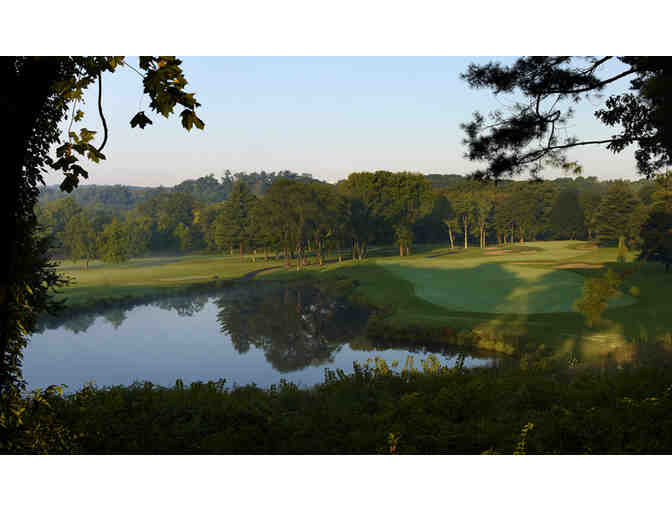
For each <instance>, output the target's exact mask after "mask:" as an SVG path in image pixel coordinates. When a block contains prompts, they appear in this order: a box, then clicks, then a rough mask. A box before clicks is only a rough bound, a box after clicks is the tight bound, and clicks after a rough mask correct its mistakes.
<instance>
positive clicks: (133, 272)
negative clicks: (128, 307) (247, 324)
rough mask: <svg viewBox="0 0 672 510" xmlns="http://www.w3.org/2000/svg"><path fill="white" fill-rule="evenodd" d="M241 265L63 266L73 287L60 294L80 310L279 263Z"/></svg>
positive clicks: (219, 261)
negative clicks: (79, 307)
mask: <svg viewBox="0 0 672 510" xmlns="http://www.w3.org/2000/svg"><path fill="white" fill-rule="evenodd" d="M259 260H260V259H257V262H255V263H253V262H249V261H247V260H246V261H241V259H240V257H235V256H234V257H229V256H221V255H193V256H185V257H147V258H141V259H132V260H130V261H128V262H126V263H124V264H104V263H102V262H100V261H94V262H93V263H91V264H89V269H88V270H86V269H84V268H82V266H81V264H78V265H74V264H71V263H67V262H64V263H62V264H61V266H60V269H61V271H62V272H63V273H64V274H65V275H67V276H69V277H71V278H74V282H73V285H71V286H69V287H66V288H64V289H63V290H62V294H61V296H62V297H65V298H67V299H68V304H70V305H74V306H81V305H85V304H87V303H93V302H95V301H98V300H101V299H115V298H120V297H125V296H130V297H142V296H145V295H148V294H152V293H155V292H157V291H166V292H169V291H170V290H171V289H176V288H181V287H184V286H187V285H193V284H195V283H203V282H208V281H213V280H214V279H215V277H217V278H218V279H233V278H240V277H242V276H244V275H245V274H247V273H250V272H252V271H256V270H259V269H264V268H268V267H273V266H277V265H279V264H280V262H275V261H272V260H270V261H269V262H263V259H261V260H262V261H259Z"/></svg>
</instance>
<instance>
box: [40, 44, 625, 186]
mask: <svg viewBox="0 0 672 510" xmlns="http://www.w3.org/2000/svg"><path fill="white" fill-rule="evenodd" d="M181 58H183V61H184V64H183V68H184V70H185V74H186V77H187V80H188V81H189V85H188V89H189V91H193V92H196V96H197V98H198V100H199V101H200V102H201V104H202V105H203V106H202V107H201V108H200V109H199V116H200V117H201V118H202V119H203V120H204V121H205V123H206V128H205V130H204V131H199V130H196V129H194V130H192V131H191V132H189V133H188V132H186V131H185V130H184V129H183V128H182V127H181V125H180V121H179V117H178V116H177V115H175V116H173V117H171V118H169V119H164V118H163V117H161V116H157V115H156V114H154V113H150V112H149V108H148V99H147V97H146V96H145V97H142V100H141V96H142V94H141V92H142V85H141V79H140V77H139V76H138V75H137V74H135V73H134V72H133V71H131V70H129V69H128V68H122V69H119V70H118V71H117V72H116V73H114V74H112V75H109V74H108V75H106V76H105V77H104V83H103V86H104V89H103V107H104V110H105V112H106V117H107V121H108V125H109V127H110V138H109V141H108V145H107V147H106V148H105V153H106V155H107V158H108V159H107V161H105V162H103V163H101V164H99V165H94V164H87V165H86V168H87V169H88V170H89V171H90V178H89V180H88V182H87V183H89V184H132V185H152V186H154V185H160V184H163V185H167V186H170V185H174V184H177V183H178V182H180V181H182V180H184V179H188V178H193V177H199V176H202V175H205V174H206V173H214V174H215V175H216V176H220V175H221V174H222V173H223V171H224V170H225V169H231V170H232V171H251V170H267V171H278V170H285V169H288V170H293V171H296V172H299V173H301V172H309V173H312V174H313V175H314V176H316V177H318V178H321V179H326V180H330V181H335V180H337V179H341V178H345V177H347V175H348V174H349V173H351V172H353V171H365V170H376V169H386V170H410V171H418V172H423V173H459V174H464V173H468V172H471V171H473V170H475V169H476V168H477V166H475V165H474V164H472V163H470V162H469V161H467V160H466V159H465V158H464V157H463V153H464V146H463V145H462V144H461V140H462V138H463V133H462V131H461V130H460V129H459V124H460V123H461V122H465V121H468V120H470V118H471V114H472V112H473V111H474V110H480V111H482V112H487V111H489V110H492V109H493V108H501V107H502V105H505V104H507V102H508V103H510V102H511V99H510V98H509V99H508V100H507V98H506V97H502V98H495V97H494V96H493V95H492V94H491V93H490V92H488V91H485V90H470V89H469V88H468V87H467V86H466V84H465V83H464V82H463V81H462V80H460V78H459V74H460V73H461V72H463V71H464V70H465V69H466V68H467V66H468V64H469V63H470V62H474V61H477V62H486V61H488V60H493V59H494V60H500V61H504V62H512V61H513V60H514V59H513V58H512V57H504V58H498V57H343V58H337V57H306V58H303V57H277V58H274V57H259V58H257V57H181ZM129 62H131V63H132V64H133V65H136V64H137V59H136V58H135V57H129ZM96 89H97V88H96V87H92V91H91V92H92V93H91V94H89V95H88V96H87V104H86V107H85V111H86V112H87V118H88V120H87V118H85V120H84V122H83V123H82V126H83V127H84V126H85V127H89V128H92V129H95V128H99V127H100V121H99V119H98V116H97V113H96V110H95V108H94V106H95V99H96V97H95V94H94V93H93V92H94V91H95V90H96ZM621 90H623V86H622V85H621V86H620V88H618V89H617V88H612V89H610V90H608V91H607V94H608V93H609V92H615V91H621ZM140 101H141V102H140ZM600 102H601V101H599V100H598V101H593V102H592V104H591V103H587V102H584V103H581V104H579V105H578V106H577V107H576V109H577V114H576V116H575V119H574V121H573V122H572V125H571V127H570V132H571V133H576V134H577V135H578V136H580V137H582V138H583V137H585V138H592V137H600V138H602V137H607V136H608V135H609V134H610V133H611V131H609V130H608V129H607V128H605V127H604V126H602V125H601V124H600V123H599V122H598V121H596V120H595V119H594V118H593V115H592V113H593V111H594V109H595V106H594V105H599V104H600ZM139 105H140V109H144V110H145V112H146V113H147V114H148V116H149V117H150V118H151V119H152V120H153V121H154V124H153V125H151V126H148V127H147V128H146V129H145V130H144V131H143V130H140V129H137V128H136V129H131V128H130V126H129V120H130V119H131V117H132V116H133V115H134V114H135V113H136V112H137V111H138V109H139V108H138V106H139ZM177 112H178V113H179V110H177ZM65 127H67V125H66V126H65ZM570 156H571V157H572V158H573V159H576V160H577V161H579V162H580V163H581V164H582V165H583V166H584V169H585V172H584V173H585V175H596V176H598V177H600V178H601V179H607V178H630V179H634V178H637V175H636V173H635V164H634V158H633V156H632V151H626V152H624V153H623V154H621V155H617V156H615V155H613V154H611V153H609V152H607V151H606V149H604V148H603V147H587V148H582V149H576V150H574V151H573V152H572V153H570ZM87 163H88V162H87ZM558 175H561V174H560V172H559V171H557V170H554V169H549V170H548V171H547V172H546V173H545V174H544V177H548V178H552V177H555V176H558ZM57 182H60V177H59V176H57V175H55V174H53V175H50V176H49V177H48V179H47V183H48V184H53V183H57Z"/></svg>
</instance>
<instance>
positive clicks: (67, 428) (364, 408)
mask: <svg viewBox="0 0 672 510" xmlns="http://www.w3.org/2000/svg"><path fill="white" fill-rule="evenodd" d="M520 364H521V366H520V367H517V368H516V367H511V366H503V365H496V366H492V367H483V368H474V369H465V368H464V367H463V364H462V363H460V362H458V364H457V365H456V366H455V367H453V368H448V367H444V366H441V365H440V364H439V363H438V360H437V359H436V357H433V356H430V357H428V358H427V359H425V360H423V361H421V362H420V363H419V365H418V366H417V367H416V366H415V364H414V360H413V359H412V358H409V359H407V360H406V361H405V363H400V364H391V365H388V364H387V363H385V362H384V361H382V360H380V359H372V360H369V362H367V364H365V365H364V366H358V365H355V366H354V367H353V371H352V372H351V373H347V374H346V373H344V372H343V371H341V370H337V371H329V370H327V371H326V373H325V382H324V383H322V384H320V385H317V386H315V387H313V388H298V387H297V386H296V385H294V384H292V383H289V382H286V381H283V382H281V383H280V384H279V385H275V386H272V387H270V388H268V389H262V388H258V387H255V386H253V385H250V386H242V387H233V388H231V387H228V386H227V385H226V382H225V381H223V380H220V381H215V382H208V383H193V384H191V385H189V386H185V385H184V384H182V382H181V381H177V382H176V384H175V386H173V387H171V388H165V387H160V386H155V385H152V384H151V383H136V384H133V385H131V386H127V387H122V386H115V387H109V388H96V387H94V386H89V387H86V388H84V389H83V390H81V391H79V392H77V393H74V394H71V395H59V394H58V393H57V392H55V390H54V389H53V388H52V389H51V390H48V391H46V392H38V393H37V394H36V395H37V396H36V397H32V398H31V399H29V400H24V401H21V399H19V400H15V401H14V404H13V405H14V407H12V409H14V411H16V412H14V411H11V410H10V411H9V414H8V413H7V412H4V414H3V415H2V416H3V418H2V420H3V421H2V429H1V430H2V432H3V434H4V435H3V437H4V438H5V441H4V442H3V443H2V450H3V451H5V452H36V453H37V452H39V453H51V452H53V453H72V452H82V453H95V454H102V453H117V454H121V453H123V454H134V453H141V454H149V453H171V454H175V453H191V454H197V453H220V454H227V453H360V454H365V453H402V454H403V453H484V452H485V453H505V454H511V453H527V454H535V453H668V454H669V453H670V452H672V374H670V373H669V372H668V371H666V370H665V369H663V368H660V369H658V368H632V367H630V368H624V369H621V370H614V371H590V370H578V369H572V370H571V371H568V369H567V367H566V366H565V367H564V368H559V367H557V366H556V367H553V366H551V364H550V362H549V361H548V360H547V359H544V358H539V357H538V356H537V355H535V354H526V355H524V356H523V357H522V358H521V361H520ZM395 365H396V366H395ZM577 370H578V371H577ZM22 408H25V409H23V410H21V409H22ZM3 411H7V408H3ZM17 413H18V414H17ZM10 415H11V416H10ZM529 424H533V426H530V425H529Z"/></svg>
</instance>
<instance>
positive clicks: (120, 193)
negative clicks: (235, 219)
mask: <svg viewBox="0 0 672 510" xmlns="http://www.w3.org/2000/svg"><path fill="white" fill-rule="evenodd" d="M278 179H293V180H297V181H301V182H322V181H320V180H319V179H315V178H314V177H313V176H312V175H310V174H306V173H304V174H297V173H294V172H291V171H289V170H284V171H281V172H264V171H262V172H251V173H243V172H238V173H235V174H232V173H231V172H229V171H228V170H227V171H226V173H225V174H224V176H223V177H222V178H221V179H220V180H218V179H217V178H216V177H215V176H214V174H209V175H206V176H204V177H199V178H198V179H187V180H186V181H182V182H181V183H180V184H178V185H176V186H173V187H164V186H160V187H158V188H155V187H149V186H126V185H122V184H114V185H100V184H85V185H82V186H79V187H78V188H76V189H75V190H74V191H73V192H72V193H65V192H63V191H61V190H60V189H59V187H58V185H53V186H46V187H44V188H42V190H41V192H40V202H41V203H42V204H48V203H49V202H53V201H54V200H59V199H62V198H65V197H68V196H70V197H72V198H73V200H75V202H77V203H78V204H79V205H81V206H83V207H93V208H97V209H101V210H105V211H108V212H111V213H114V214H121V213H123V212H125V211H130V210H131V209H133V208H134V207H136V206H137V205H138V204H139V203H140V202H143V201H145V200H147V199H148V198H150V197H152V196H155V195H157V194H161V193H167V192H170V191H183V192H186V193H189V194H190V195H191V196H193V197H194V198H195V199H196V200H197V201H198V202H201V203H204V204H213V203H217V202H222V201H224V200H226V199H227V198H228V196H229V193H231V190H232V189H233V183H234V182H235V181H236V180H241V181H243V182H244V183H245V184H247V185H248V186H249V187H250V189H251V190H252V192H253V193H254V194H255V195H257V196H263V195H264V193H266V190H267V189H268V187H269V186H270V185H271V183H273V181H276V180H278Z"/></svg>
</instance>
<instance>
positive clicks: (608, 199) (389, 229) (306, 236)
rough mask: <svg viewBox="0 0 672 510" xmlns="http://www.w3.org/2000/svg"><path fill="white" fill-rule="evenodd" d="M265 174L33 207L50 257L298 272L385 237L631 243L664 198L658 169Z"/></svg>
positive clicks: (650, 225) (402, 243)
mask: <svg viewBox="0 0 672 510" xmlns="http://www.w3.org/2000/svg"><path fill="white" fill-rule="evenodd" d="M267 175H269V174H267ZM292 175H293V176H294V177H296V176H297V174H292ZM257 177H258V176H257ZM257 177H255V178H254V180H253V182H257V183H258V182H259V180H258V178H257ZM272 177H273V178H272V179H270V182H269V183H268V185H265V186H264V187H263V192H260V191H259V190H260V189H261V188H259V187H257V188H256V190H257V193H255V192H254V189H253V188H252V187H251V186H250V185H249V184H248V183H247V182H246V181H245V180H244V179H242V178H238V179H236V180H233V182H232V185H231V191H230V192H228V193H227V194H226V199H223V200H214V199H212V200H209V199H203V197H204V196H212V195H213V193H216V191H217V189H218V187H219V186H221V183H219V182H218V181H217V180H216V179H214V178H213V177H212V176H206V177H204V178H201V179H198V180H195V181H185V182H186V183H188V184H189V186H187V185H185V186H182V185H180V186H178V187H176V188H174V189H171V190H167V191H163V192H161V193H154V194H152V195H151V196H149V197H147V198H146V199H144V200H143V201H142V202H140V203H138V204H137V205H136V206H135V207H134V208H133V209H131V210H129V211H126V212H122V213H119V214H114V213H112V212H110V211H107V210H104V209H101V208H95V207H91V206H89V207H85V206H82V205H80V204H79V203H78V202H77V201H76V200H75V199H74V198H73V197H66V198H64V199H60V200H56V201H53V202H50V203H47V204H46V205H43V206H40V207H39V209H38V217H39V219H40V224H41V225H42V226H43V227H44V230H45V232H46V233H48V234H50V235H53V236H54V237H56V238H57V239H58V240H59V241H60V244H59V248H58V249H59V250H60V255H61V256H63V257H68V258H71V259H73V260H75V261H78V260H81V261H83V262H84V264H85V265H88V261H89V260H91V259H93V258H100V259H102V260H103V261H105V262H113V263H118V262H123V261H125V260H128V259H129V258H131V257H138V256H142V255H145V254H147V253H193V252H208V253H228V254H230V255H234V253H235V254H237V255H239V256H241V257H243V256H245V255H248V256H250V257H252V258H253V259H255V260H256V258H257V257H263V258H264V259H265V260H268V259H269V257H273V258H275V259H280V258H282V259H283V260H284V261H285V263H287V264H289V263H290V261H295V263H296V265H297V268H298V269H300V268H301V267H302V266H303V265H304V264H305V263H306V258H307V256H308V254H312V255H313V256H314V257H315V259H316V262H317V263H319V264H322V263H324V260H325V257H327V256H328V253H329V252H330V251H332V252H333V253H338V255H337V256H338V257H342V253H343V252H344V250H345V251H347V252H348V253H350V256H351V257H352V258H353V259H356V260H361V259H363V258H365V257H366V255H367V250H368V248H369V247H370V246H371V245H374V244H375V245H383V244H392V243H394V244H396V245H397V246H398V248H399V255H401V256H404V255H410V254H411V247H412V245H413V243H414V242H419V243H449V244H450V246H451V247H452V248H455V247H464V248H468V247H470V246H478V247H480V248H485V247H487V246H488V245H492V244H498V245H505V244H511V243H524V242H526V241H533V240H551V239H577V240H591V241H594V242H596V243H597V244H599V245H601V246H616V245H625V246H627V247H628V248H630V249H638V250H641V249H642V248H643V247H644V244H645V240H646V239H647V238H651V235H652V234H651V232H655V231H656V229H658V230H660V229H662V231H661V232H662V233H661V232H659V234H660V235H658V237H660V236H661V235H662V236H663V237H664V236H665V228H664V227H665V226H666V225H667V222H668V221H669V218H668V217H667V216H665V215H666V214H669V213H670V203H672V192H671V191H670V190H671V189H672V178H671V177H670V173H669V172H668V173H667V174H664V175H662V176H659V177H658V178H657V179H656V180H652V181H636V182H630V181H622V180H617V181H607V182H600V181H598V180H597V179H596V178H594V177H589V178H584V177H578V178H563V179H556V180H553V181H512V180H508V181H500V182H498V183H497V184H495V183H486V182H481V181H474V180H469V179H466V178H460V179H456V178H453V177H457V176H447V177H449V179H445V180H441V179H437V176H431V178H427V177H426V176H423V175H421V174H413V173H409V172H398V173H393V172H387V171H377V172H360V173H353V174H351V175H350V176H348V178H347V179H345V180H343V181H340V182H339V183H338V184H336V185H332V184H327V183H324V182H320V181H317V180H315V179H312V178H310V177H308V176H304V177H305V178H304V179H297V178H292V179H290V178H284V177H280V178H276V177H277V174H276V175H272ZM208 183H209V187H208ZM437 183H438V184H439V185H437ZM183 184H184V183H183ZM197 185H200V188H199V189H198V190H196V191H195V186H196V187H197ZM654 212H656V214H657V215H655V214H653V213H654ZM661 214H662V216H661ZM652 218H653V219H652ZM656 225H658V226H656ZM643 226H646V232H647V233H644V234H643V230H642V228H643ZM647 236H648V237H647ZM654 237H655V235H654ZM661 239H662V238H661ZM658 241H660V239H659V240H658ZM661 242H662V241H661ZM649 244H651V243H649ZM658 244H660V242H658ZM649 256H651V257H653V259H652V260H657V259H660V257H658V255H657V254H655V253H653V254H649Z"/></svg>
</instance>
